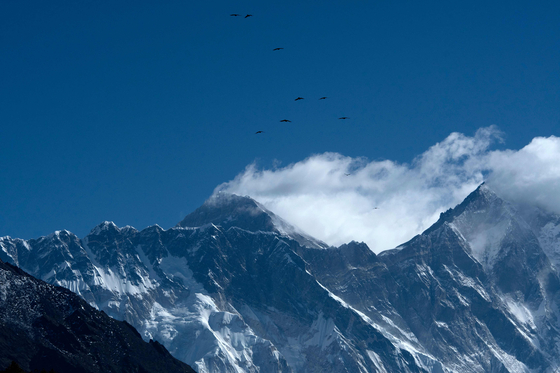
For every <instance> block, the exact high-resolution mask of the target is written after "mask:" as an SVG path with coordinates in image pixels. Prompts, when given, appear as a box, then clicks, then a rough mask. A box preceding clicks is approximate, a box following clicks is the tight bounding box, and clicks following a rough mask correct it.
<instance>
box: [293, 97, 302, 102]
mask: <svg viewBox="0 0 560 373" xmlns="http://www.w3.org/2000/svg"><path fill="white" fill-rule="evenodd" d="M298 100H303V97H298V98H296V99H295V100H294V101H298Z"/></svg>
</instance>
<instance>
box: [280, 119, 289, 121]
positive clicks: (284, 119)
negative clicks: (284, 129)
mask: <svg viewBox="0 0 560 373" xmlns="http://www.w3.org/2000/svg"><path fill="white" fill-rule="evenodd" d="M280 122H291V120H288V119H282V120H281V121H280Z"/></svg>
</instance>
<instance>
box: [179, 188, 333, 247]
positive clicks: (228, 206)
mask: <svg viewBox="0 0 560 373" xmlns="http://www.w3.org/2000/svg"><path fill="white" fill-rule="evenodd" d="M210 224H214V225H219V226H220V227H222V228H223V229H225V230H227V229H229V228H231V227H235V228H240V229H244V230H247V231H250V232H270V233H277V234H283V235H287V236H290V237H291V238H292V239H294V240H296V241H298V242H299V243H300V244H302V245H304V246H309V247H313V248H326V247H327V246H328V245H327V244H326V243H324V242H322V241H320V240H317V239H315V238H313V237H311V236H309V235H307V234H305V233H304V232H302V231H301V230H300V229H298V228H296V227H294V226H293V225H291V224H290V223H288V222H287V221H285V220H284V219H282V218H281V217H279V216H278V215H276V214H274V213H273V212H272V211H270V210H268V209H267V208H266V207H264V206H263V205H261V204H260V203H258V202H257V201H255V200H254V199H252V198H251V197H248V196H244V197H243V196H238V195H236V194H230V193H224V192H218V193H216V194H214V195H213V196H212V197H210V198H209V199H208V200H206V202H204V204H203V205H202V206H200V207H199V208H197V209H196V210H195V211H194V212H192V213H190V214H189V215H187V216H186V217H185V218H184V219H183V220H182V221H181V222H179V223H178V224H177V227H203V226H205V225H210Z"/></svg>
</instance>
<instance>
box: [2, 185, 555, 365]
mask: <svg viewBox="0 0 560 373" xmlns="http://www.w3.org/2000/svg"><path fill="white" fill-rule="evenodd" d="M0 257H1V258H2V259H4V260H7V261H11V262H13V263H15V264H17V265H19V266H20V267H22V268H24V269H26V270H28V271H30V272H31V273H32V274H33V275H35V276H37V277H39V278H42V279H44V280H46V281H48V282H51V283H54V284H58V285H62V286H65V287H67V288H69V289H71V290H73V291H74V292H76V293H78V294H80V295H82V296H83V297H84V298H85V299H86V300H87V301H88V302H90V303H91V304H93V305H95V306H97V307H99V308H100V309H102V310H105V312H107V313H108V314H109V315H110V316H113V317H115V318H118V319H121V320H126V321H128V322H129V323H130V324H132V325H134V326H135V327H136V328H137V329H138V330H139V331H140V333H141V335H142V336H143V337H144V338H145V339H146V340H148V339H150V338H153V339H157V340H159V341H161V342H162V343H163V344H164V345H165V346H166V347H167V349H168V350H169V351H170V352H171V353H172V354H173V355H174V356H175V357H177V358H179V359H180V360H183V361H185V362H187V363H189V364H191V365H193V366H195V368H196V369H197V371H199V372H200V373H203V372H233V371H244V372H258V371H260V372H422V371H426V372H554V371H555V369H557V368H558V367H559V363H560V359H559V358H558V357H559V356H560V329H559V324H558V320H559V318H558V312H559V311H558V309H559V307H558V305H559V301H560V298H559V295H560V293H559V290H560V277H559V275H558V271H557V268H558V265H560V217H559V216H556V215H552V214H548V213H546V212H544V211H542V210H539V209H535V208H528V207H523V208H520V207H518V206H514V205H512V204H510V203H508V202H506V201H504V200H502V199H500V198H499V197H498V196H497V195H496V194H494V193H493V192H492V191H491V190H490V189H489V188H488V187H487V186H485V185H482V186H481V187H479V188H478V189H477V190H476V191H474V192H473V193H472V194H471V195H469V197H468V198H467V199H465V201H464V202H463V203H461V204H460V205H459V206H457V207H456V208H454V209H451V210H449V211H447V212H445V213H443V214H442V215H441V217H440V219H439V221H438V222H437V223H435V224H434V225H433V226H432V227H431V228H429V229H428V230H426V231H425V232H424V233H423V234H421V235H418V236H416V237H414V238H413V239H412V240H410V241H409V242H407V243H405V244H403V245H401V246H399V247H398V248H396V249H393V250H389V251H386V252H383V253H380V254H379V255H376V254H374V253H373V252H371V251H370V250H369V248H368V247H367V246H366V245H365V244H363V243H356V242H351V243H349V244H346V245H342V246H340V247H337V248H334V247H328V246H327V245H325V244H324V243H322V242H320V241H318V240H315V239H313V238H312V237H309V236H307V235H305V234H304V233H302V232H301V231H299V230H297V228H295V227H292V226H290V225H289V224H288V223H286V222H285V221H283V220H282V219H281V218H279V217H278V216H276V215H274V214H273V213H271V212H270V211H268V210H266V209H265V208H264V207H263V206H261V205H260V204H258V203H257V202H256V201H254V200H252V199H250V198H247V197H239V196H233V195H225V194H224V195H220V196H217V197H213V198H211V199H210V200H209V201H207V202H206V203H205V204H204V205H203V206H201V207H200V208H199V209H197V210H196V211H195V212H193V213H192V214H190V215H189V216H187V217H186V218H185V219H184V220H183V221H182V222H180V223H179V224H178V225H177V227H174V228H171V229H168V230H163V229H161V228H160V227H158V226H154V227H149V228H146V229H144V230H142V231H140V232H139V231H137V230H135V229H134V228H130V227H125V228H118V227H116V226H115V225H114V224H112V223H108V222H105V223H103V224H101V225H99V226H98V227H96V228H94V229H93V230H92V232H91V233H90V234H89V235H88V236H87V237H85V238H84V239H83V240H80V239H78V238H77V237H75V236H74V235H72V234H71V233H69V232H56V233H55V234H53V235H50V236H48V237H43V238H40V239H37V240H29V241H23V240H18V239H11V238H8V237H5V238H2V239H0Z"/></svg>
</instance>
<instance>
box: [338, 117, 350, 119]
mask: <svg viewBox="0 0 560 373" xmlns="http://www.w3.org/2000/svg"><path fill="white" fill-rule="evenodd" d="M338 119H348V117H340V118H338Z"/></svg>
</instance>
